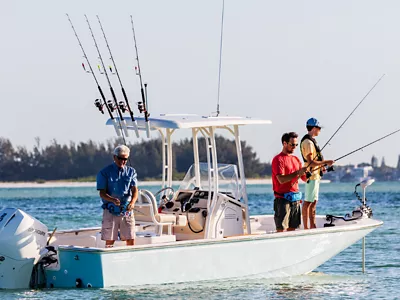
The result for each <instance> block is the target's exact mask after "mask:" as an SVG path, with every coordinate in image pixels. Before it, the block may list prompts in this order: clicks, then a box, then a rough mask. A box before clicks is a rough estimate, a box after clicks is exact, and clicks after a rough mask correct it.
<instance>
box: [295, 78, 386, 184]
mask: <svg viewBox="0 0 400 300" xmlns="http://www.w3.org/2000/svg"><path fill="white" fill-rule="evenodd" d="M385 75H386V74H383V75H382V76H381V77H380V78H379V79H378V81H377V82H375V84H374V85H373V86H372V88H370V90H369V91H368V92H367V93H366V94H365V96H364V97H363V98H362V99H361V101H360V102H359V103H358V104H357V106H356V107H355V108H354V109H353V110H352V111H351V113H350V114H349V115H348V116H347V117H346V119H345V120H344V121H343V123H342V124H340V125H339V127H338V128H337V129H336V131H335V132H334V133H333V134H332V136H331V137H330V138H329V139H328V141H326V143H325V144H324V146H323V147H322V148H321V150H320V152H322V150H323V149H324V148H325V147H326V146H327V145H328V144H329V142H330V141H331V140H332V139H333V137H334V136H335V135H336V134H337V133H338V131H339V130H340V129H341V128H342V127H343V125H344V124H345V123H346V122H347V120H348V119H349V118H350V117H351V116H352V115H353V113H354V112H355V111H356V110H357V108H358V107H359V106H360V105H361V103H363V102H364V100H365V99H366V98H367V97H368V95H369V94H370V93H371V92H372V90H373V89H374V88H375V87H376V86H377V85H378V83H379V82H380V81H381V80H382V78H383V77H384V76H385ZM317 157H318V153H317V154H316V155H315V156H314V158H313V159H312V160H311V161H310V162H309V163H308V164H307V166H306V167H307V168H308V167H309V166H310V165H311V164H312V163H313V162H314V160H315V159H316V158H317ZM335 161H336V160H335ZM324 167H325V165H324ZM319 169H322V167H317V168H316V169H314V170H313V171H316V170H319ZM333 170H334V169H333V167H332V166H330V167H328V172H329V171H333ZM308 176H310V173H309V174H308ZM299 179H300V176H298V177H297V180H295V181H294V182H293V184H292V185H294V184H295V183H296V182H297V181H298V180H299Z"/></svg>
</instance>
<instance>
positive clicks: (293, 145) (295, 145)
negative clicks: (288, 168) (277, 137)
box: [288, 143, 299, 147]
mask: <svg viewBox="0 0 400 300" xmlns="http://www.w3.org/2000/svg"><path fill="white" fill-rule="evenodd" d="M288 145H290V146H292V147H297V146H298V145H299V144H292V143H288Z"/></svg>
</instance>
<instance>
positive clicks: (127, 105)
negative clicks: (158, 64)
mask: <svg viewBox="0 0 400 300" xmlns="http://www.w3.org/2000/svg"><path fill="white" fill-rule="evenodd" d="M96 17H97V20H98V21H99V24H100V28H101V31H102V32H103V36H104V40H105V42H106V45H107V48H108V52H109V53H110V58H111V61H112V63H113V65H114V69H115V73H116V74H117V77H118V80H119V84H120V85H121V90H122V95H123V96H124V99H125V105H126V108H127V109H128V112H129V114H130V116H131V120H132V124H133V129H134V130H135V133H136V137H139V130H138V126H137V122H136V120H135V117H134V115H133V111H132V110H131V107H130V105H129V101H128V97H127V96H126V92H125V89H124V86H123V85H122V81H121V77H120V76H119V73H118V69H117V65H116V64H115V61H114V57H113V55H112V53H111V48H110V45H109V44H108V40H107V37H106V34H105V32H104V29H103V26H102V25H101V21H100V17H99V16H98V15H96ZM119 108H120V109H121V110H122V111H123V112H125V110H126V108H125V106H124V105H123V102H122V101H121V102H119Z"/></svg>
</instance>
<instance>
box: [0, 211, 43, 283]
mask: <svg viewBox="0 0 400 300" xmlns="http://www.w3.org/2000/svg"><path fill="white" fill-rule="evenodd" d="M47 231H48V229H47V227H46V226H45V225H44V224H43V223H41V222H40V221H38V220H37V219H35V218H33V217H31V216H30V215H28V214H27V213H25V212H23V211H22V210H20V209H16V208H5V209H3V210H1V211H0V289H19V288H29V283H30V279H31V274H32V270H33V267H34V266H35V264H36V263H37V262H38V261H39V260H40V258H41V250H42V249H44V248H45V247H46V243H47Z"/></svg>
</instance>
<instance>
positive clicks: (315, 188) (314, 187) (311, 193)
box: [304, 179, 320, 202]
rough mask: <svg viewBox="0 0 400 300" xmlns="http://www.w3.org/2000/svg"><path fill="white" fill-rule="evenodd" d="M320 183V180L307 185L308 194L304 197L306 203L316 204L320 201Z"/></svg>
mask: <svg viewBox="0 0 400 300" xmlns="http://www.w3.org/2000/svg"><path fill="white" fill-rule="evenodd" d="M319 182H320V180H319V179H317V180H310V181H309V182H308V183H306V194H305V196H304V201H307V202H314V201H318V194H319Z"/></svg>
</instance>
